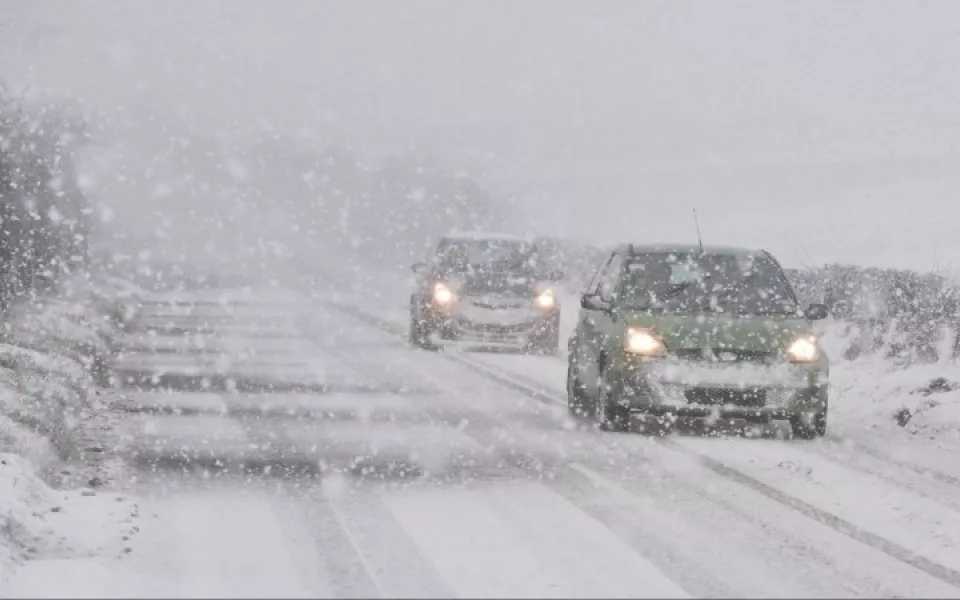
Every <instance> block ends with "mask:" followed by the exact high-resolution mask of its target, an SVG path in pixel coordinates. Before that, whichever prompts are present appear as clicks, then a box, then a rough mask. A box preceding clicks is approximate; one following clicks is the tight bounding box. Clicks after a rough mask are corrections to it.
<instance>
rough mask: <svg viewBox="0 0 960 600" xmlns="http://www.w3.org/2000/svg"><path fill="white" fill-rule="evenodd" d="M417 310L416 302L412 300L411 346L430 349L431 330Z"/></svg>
mask: <svg viewBox="0 0 960 600" xmlns="http://www.w3.org/2000/svg"><path fill="white" fill-rule="evenodd" d="M418 313H419V311H417V310H416V300H414V299H411V300H410V329H409V340H410V344H411V345H412V346H414V347H416V348H429V347H430V330H429V328H428V326H427V324H426V321H425V320H424V319H422V318H421V317H420V315H419V314H418Z"/></svg>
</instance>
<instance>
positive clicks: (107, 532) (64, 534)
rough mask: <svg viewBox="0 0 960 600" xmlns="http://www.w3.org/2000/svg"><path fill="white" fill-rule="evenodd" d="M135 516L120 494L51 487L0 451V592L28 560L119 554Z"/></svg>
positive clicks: (27, 464) (134, 530) (24, 463)
mask: <svg viewBox="0 0 960 600" xmlns="http://www.w3.org/2000/svg"><path fill="white" fill-rule="evenodd" d="M138 516H139V509H138V507H137V505H136V504H134V503H133V502H131V501H130V500H129V499H128V498H127V497H126V496H123V495H120V494H112V493H104V492H97V491H94V490H91V489H84V490H73V491H58V490H54V489H52V488H50V487H49V486H48V485H47V484H46V483H44V481H43V479H42V478H41V477H40V476H39V475H38V474H37V472H36V470H35V469H34V467H33V465H32V464H31V463H30V462H29V461H28V460H27V459H25V458H23V457H21V456H17V455H15V454H0V590H2V588H3V585H2V584H3V582H4V581H7V580H8V579H9V578H10V575H11V574H12V572H13V570H14V568H15V567H16V566H17V565H19V564H22V563H23V561H25V560H28V559H30V558H40V557H43V558H46V559H57V558H79V557H84V556H94V555H96V556H103V555H110V554H113V555H116V556H122V555H124V554H125V553H127V552H128V551H129V550H127V548H129V546H128V541H129V540H130V538H131V537H132V536H134V535H136V533H137V532H138V531H139V527H138V526H137V525H136V524H135V521H136V519H137V517H138Z"/></svg>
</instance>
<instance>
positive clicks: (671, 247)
mask: <svg viewBox="0 0 960 600" xmlns="http://www.w3.org/2000/svg"><path fill="white" fill-rule="evenodd" d="M618 249H625V250H626V252H627V253H628V254H634V255H636V254H653V253H661V252H676V253H683V254H686V253H690V252H700V251H701V247H700V245H699V244H622V245H621V246H619V247H618ZM702 251H703V253H704V254H726V255H732V256H749V255H756V254H763V253H764V251H763V250H759V249H756V248H743V247H739V246H703V249H702Z"/></svg>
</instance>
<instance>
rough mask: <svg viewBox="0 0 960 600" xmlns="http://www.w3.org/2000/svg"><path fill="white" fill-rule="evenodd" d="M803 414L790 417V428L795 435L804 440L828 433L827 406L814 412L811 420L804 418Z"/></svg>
mask: <svg viewBox="0 0 960 600" xmlns="http://www.w3.org/2000/svg"><path fill="white" fill-rule="evenodd" d="M803 417H804V415H803V414H795V415H792V416H791V417H790V430H791V431H792V432H793V437H795V438H799V439H802V440H813V439H817V438H821V437H823V436H824V435H826V433H827V409H826V407H824V408H822V409H821V410H818V411H817V412H815V413H813V415H812V416H811V417H810V420H809V421H807V420H806V419H804V418H803Z"/></svg>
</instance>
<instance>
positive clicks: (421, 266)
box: [410, 262, 427, 275]
mask: <svg viewBox="0 0 960 600" xmlns="http://www.w3.org/2000/svg"><path fill="white" fill-rule="evenodd" d="M426 268H427V263H422V262H418V263H413V265H411V267H410V270H411V271H413V272H414V273H416V274H417V275H419V274H420V273H423V272H424V270H426Z"/></svg>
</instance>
